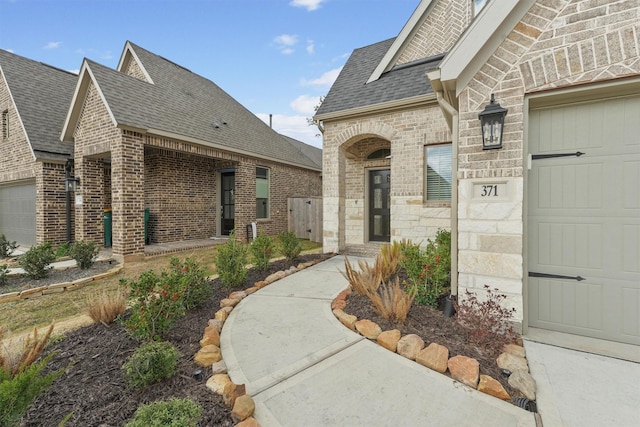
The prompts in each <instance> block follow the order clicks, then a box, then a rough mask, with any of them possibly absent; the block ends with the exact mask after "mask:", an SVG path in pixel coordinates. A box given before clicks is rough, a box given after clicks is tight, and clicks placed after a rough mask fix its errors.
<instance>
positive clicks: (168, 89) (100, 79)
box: [87, 43, 320, 170]
mask: <svg viewBox="0 0 640 427" xmlns="http://www.w3.org/2000/svg"><path fill="white" fill-rule="evenodd" d="M130 45H131V47H132V49H133V50H134V52H135V54H136V55H137V57H138V58H139V59H140V61H141V62H142V65H143V67H144V68H145V69H146V70H147V72H148V73H149V75H150V77H151V79H152V80H153V82H154V83H153V84H151V83H147V82H144V81H141V80H139V79H136V78H134V77H130V76H127V75H125V74H123V73H121V72H118V71H116V70H113V69H110V68H108V67H105V66H102V65H100V64H97V63H95V62H93V61H89V60H87V63H88V66H89V68H90V70H91V71H92V72H93V74H94V76H95V78H96V81H97V83H98V86H99V87H100V89H101V91H102V93H103V95H104V96H105V99H106V101H107V104H108V105H109V108H110V109H111V111H112V113H113V114H114V116H115V119H116V121H117V122H118V124H119V125H125V126H131V127H134V128H140V129H155V130H161V131H164V132H170V133H173V134H176V135H180V136H184V137H190V138H195V139H198V140H202V141H206V142H210V143H212V144H217V145H220V146H223V147H227V148H229V149H232V150H239V151H244V152H248V153H252V154H253V155H254V156H255V157H269V158H272V159H276V160H280V161H283V162H286V163H290V164H294V165H297V166H301V167H305V168H311V169H317V170H319V169H320V168H319V167H318V165H317V164H316V163H315V162H314V161H312V160H311V159H310V158H309V157H308V156H306V155H305V154H304V153H302V152H301V150H300V149H298V148H296V147H294V146H293V145H292V144H291V143H290V142H289V141H287V140H286V139H285V137H284V136H282V135H280V134H278V133H277V132H275V131H274V130H273V129H271V128H270V127H269V126H268V125H267V124H265V123H264V122H263V121H262V120H260V119H259V118H258V117H257V116H255V115H254V114H253V113H251V112H250V111H249V110H247V109H246V108H245V107H243V106H242V105H241V104H240V103H238V102H237V101H236V100H235V99H233V98H232V97H231V96H229V95H228V94H227V93H226V92H224V91H223V90H222V89H221V88H220V87H218V86H217V85H216V84H215V83H213V82H212V81H210V80H208V79H205V78H204V77H201V76H199V75H197V74H195V73H192V72H191V71H189V70H187V69H186V68H183V67H181V66H179V65H177V64H175V63H173V62H171V61H168V60H167V59H165V58H163V57H161V56H158V55H156V54H154V53H152V52H149V51H147V50H145V49H143V48H141V47H139V46H136V45H135V44H133V43H130Z"/></svg>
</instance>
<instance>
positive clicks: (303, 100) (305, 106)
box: [289, 95, 320, 117]
mask: <svg viewBox="0 0 640 427" xmlns="http://www.w3.org/2000/svg"><path fill="white" fill-rule="evenodd" d="M318 105H320V97H319V96H309V95H300V96H299V97H297V98H296V99H294V100H293V101H291V103H290V104H289V106H290V107H291V108H292V109H293V110H294V111H295V112H296V113H300V114H305V115H306V116H307V117H311V116H313V115H314V114H315V113H316V110H315V107H317V106H318Z"/></svg>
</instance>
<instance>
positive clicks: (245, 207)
mask: <svg viewBox="0 0 640 427" xmlns="http://www.w3.org/2000/svg"><path fill="white" fill-rule="evenodd" d="M234 194H235V229H236V236H237V237H238V238H240V239H243V240H244V239H246V237H247V235H246V227H247V224H251V223H252V222H254V221H255V220H256V165H255V163H248V162H241V163H238V165H236V189H235V193H234Z"/></svg>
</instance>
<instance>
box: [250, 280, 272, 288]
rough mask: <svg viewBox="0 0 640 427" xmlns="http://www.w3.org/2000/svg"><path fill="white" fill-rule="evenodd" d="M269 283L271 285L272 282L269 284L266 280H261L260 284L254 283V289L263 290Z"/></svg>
mask: <svg viewBox="0 0 640 427" xmlns="http://www.w3.org/2000/svg"><path fill="white" fill-rule="evenodd" d="M269 283H271V282H267V281H266V280H261V281H259V282H256V283H254V284H253V287H254V288H258V289H262V288H264V287H265V286H267V285H268V284H269Z"/></svg>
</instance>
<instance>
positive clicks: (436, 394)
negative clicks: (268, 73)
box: [221, 256, 536, 427]
mask: <svg viewBox="0 0 640 427" xmlns="http://www.w3.org/2000/svg"><path fill="white" fill-rule="evenodd" d="M354 260H356V259H352V260H351V261H352V264H355V263H354ZM343 270H344V258H343V257H342V256H336V257H334V258H332V259H330V260H328V261H325V262H322V263H320V264H317V265H315V266H313V267H310V268H307V269H305V270H302V271H300V272H297V273H295V274H293V275H291V276H288V277H286V278H284V279H281V280H279V281H277V282H275V283H272V284H271V285H269V286H267V287H266V288H263V289H261V290H260V291H258V292H256V293H254V294H252V295H250V296H249V297H247V298H245V299H244V300H243V301H242V302H241V303H240V304H238V305H237V306H236V307H235V308H234V310H233V311H232V312H231V315H230V316H229V318H228V319H227V321H226V322H225V325H224V328H223V329H222V336H221V348H222V353H223V357H224V360H225V362H226V364H227V367H228V369H229V376H230V377H231V380H232V381H233V382H234V383H237V384H245V385H246V390H247V393H248V394H249V395H251V397H252V398H253V399H254V401H255V403H256V411H255V414H254V417H255V418H256V420H258V422H259V423H260V424H261V425H262V426H263V427H270V426H296V427H298V426H310V427H315V426H318V427H319V426H349V427H356V426H416V425H434V426H458V427H459V426H489V425H490V426H496V427H500V426H504V427H507V426H508V427H515V426H522V427H524V426H535V425H536V423H535V418H534V415H533V414H532V413H530V412H527V411H525V410H523V409H520V408H518V407H516V406H514V405H512V404H510V403H507V402H503V401H501V400H499V399H496V398H494V397H491V396H488V395H486V394H483V393H480V392H478V391H476V390H473V389H471V388H469V387H466V386H464V385H462V384H460V383H458V382H455V381H453V380H451V379H450V378H449V377H447V376H445V375H441V374H439V373H437V372H435V371H432V370H430V369H428V368H425V367H423V366H421V365H419V364H417V363H415V362H413V361H410V360H408V359H405V358H404V357H402V356H399V355H397V354H394V353H391V352H390V351H388V350H385V349H384V348H382V347H380V346H378V345H377V344H375V343H373V342H371V341H369V340H367V339H365V338H364V337H362V336H360V335H359V334H356V333H354V332H352V331H350V330H349V329H347V328H346V327H344V326H343V325H342V324H341V323H340V322H339V321H338V320H336V318H335V317H334V315H333V313H332V312H331V301H332V300H333V298H335V297H336V296H337V294H338V293H340V292H341V291H342V290H344V289H345V287H346V286H347V281H346V279H345V278H344V277H343V276H342V274H341V273H340V271H343Z"/></svg>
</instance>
